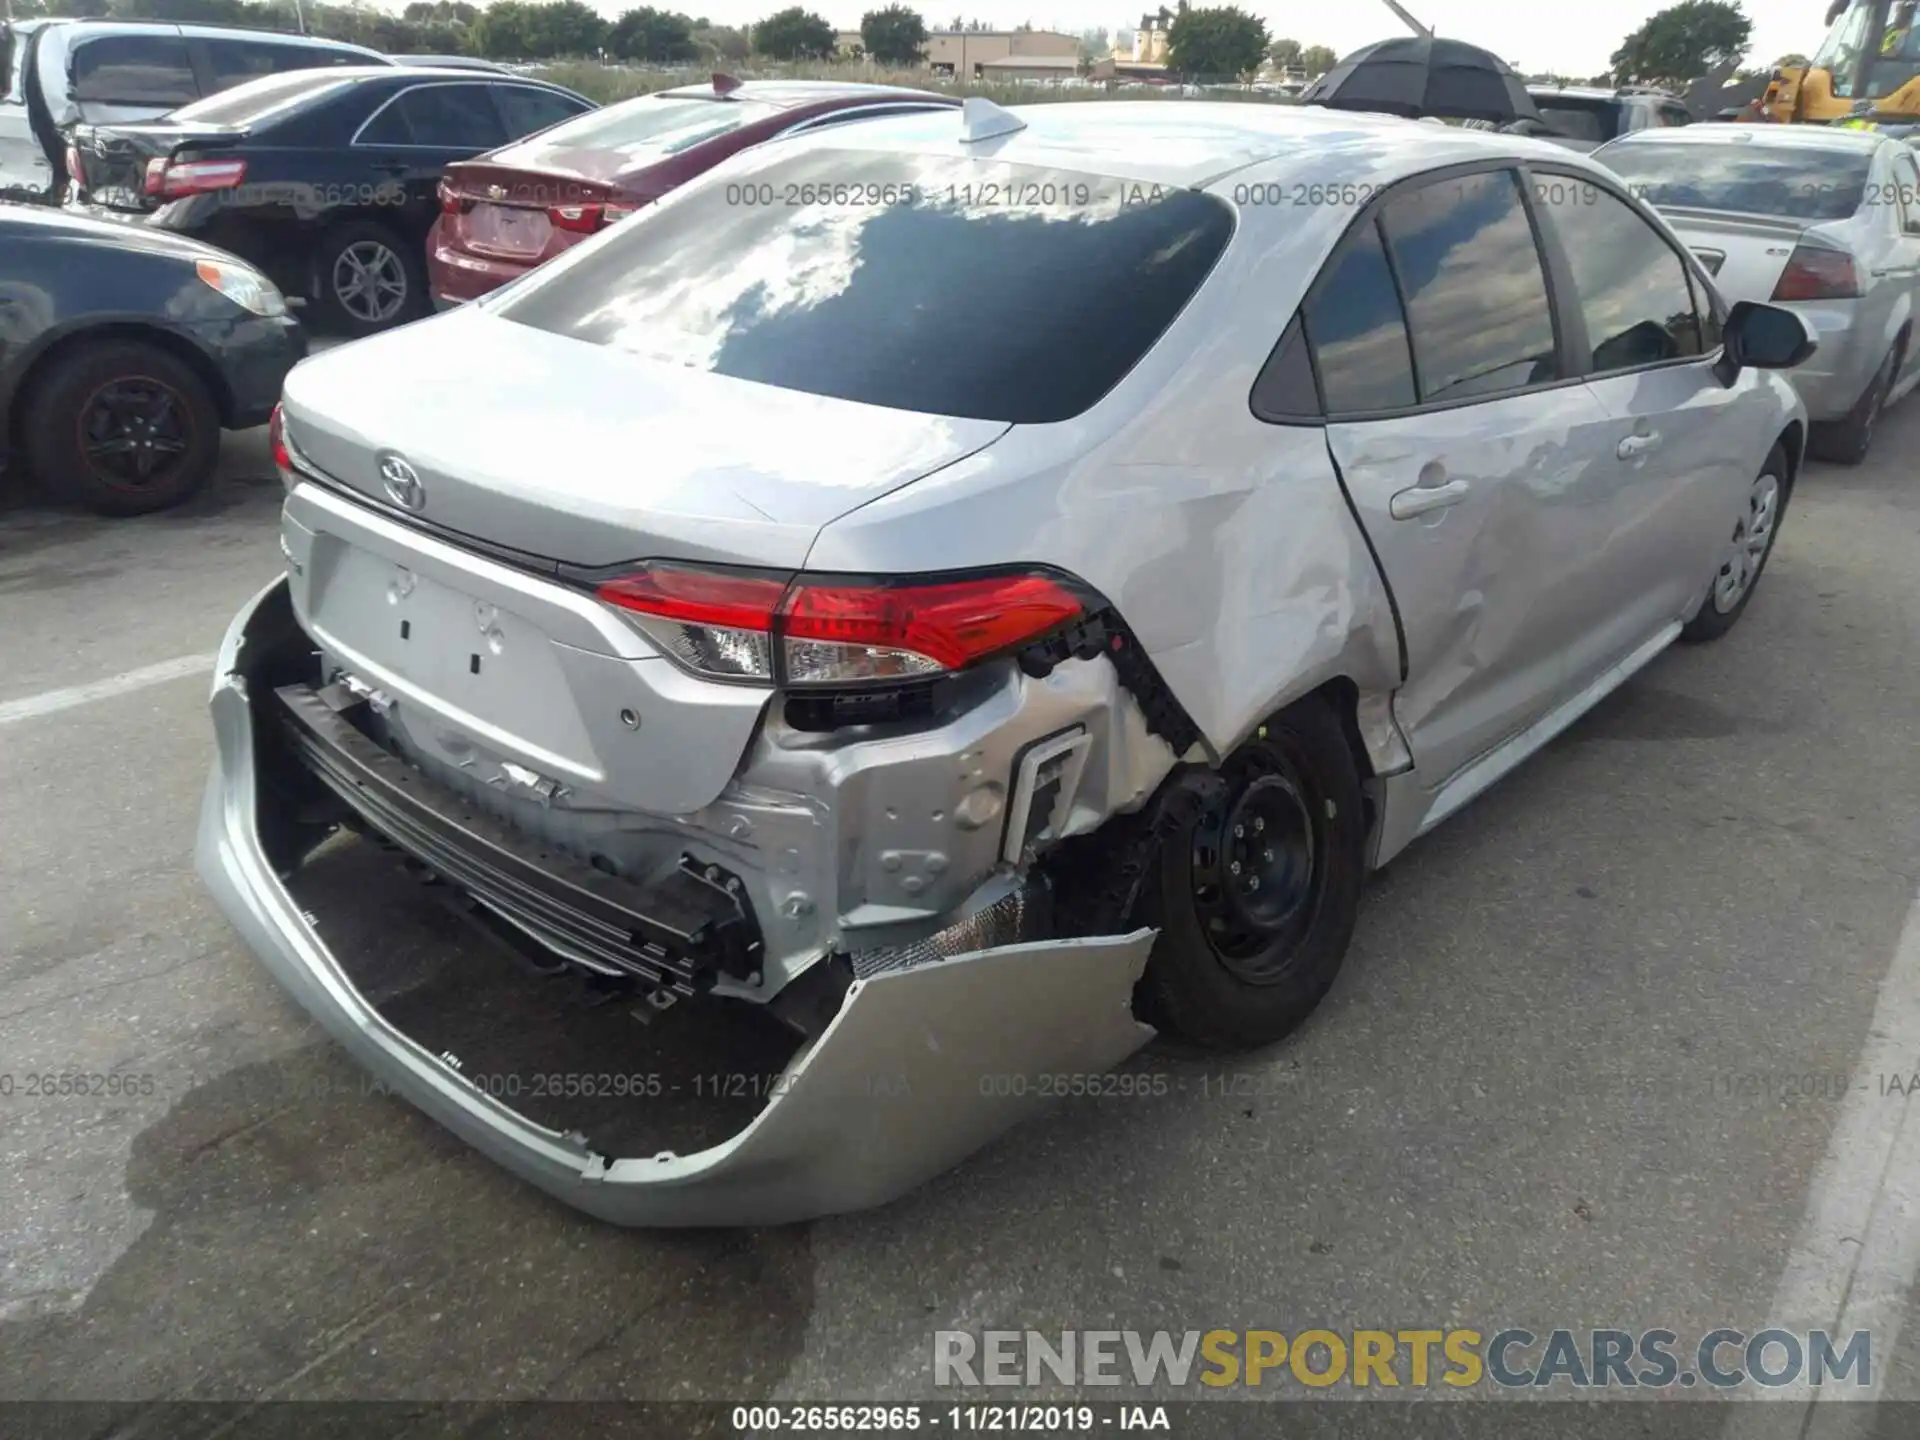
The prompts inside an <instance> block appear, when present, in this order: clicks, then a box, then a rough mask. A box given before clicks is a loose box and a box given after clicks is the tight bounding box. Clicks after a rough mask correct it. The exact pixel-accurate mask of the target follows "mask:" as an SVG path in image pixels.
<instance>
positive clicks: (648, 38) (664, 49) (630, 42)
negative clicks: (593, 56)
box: [606, 5, 700, 65]
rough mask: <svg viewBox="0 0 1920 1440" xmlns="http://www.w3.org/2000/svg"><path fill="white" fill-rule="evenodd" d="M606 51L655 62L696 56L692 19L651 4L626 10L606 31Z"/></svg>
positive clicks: (669, 62)
mask: <svg viewBox="0 0 1920 1440" xmlns="http://www.w3.org/2000/svg"><path fill="white" fill-rule="evenodd" d="M606 43H607V53H608V54H609V55H612V56H614V57H616V58H617V59H621V60H645V61H647V62H649V63H651V64H655V65H679V64H684V63H686V62H687V61H690V60H693V59H695V58H697V57H698V56H699V54H700V47H699V46H698V45H696V44H695V43H694V40H693V21H691V20H689V19H688V18H687V17H686V16H685V15H681V14H678V13H676V12H675V11H672V10H656V9H654V8H653V7H652V6H651V5H646V6H642V7H641V8H640V9H638V10H628V11H626V12H625V13H624V14H622V15H621V16H620V18H619V19H618V20H615V21H614V22H613V25H612V26H611V27H610V28H609V29H608V31H607V42H606Z"/></svg>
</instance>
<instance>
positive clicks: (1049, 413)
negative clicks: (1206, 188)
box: [495, 146, 1233, 425]
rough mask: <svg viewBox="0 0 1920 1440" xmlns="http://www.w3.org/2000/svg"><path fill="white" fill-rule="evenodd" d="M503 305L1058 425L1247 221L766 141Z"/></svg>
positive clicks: (1191, 200) (831, 383)
mask: <svg viewBox="0 0 1920 1440" xmlns="http://www.w3.org/2000/svg"><path fill="white" fill-rule="evenodd" d="M749 156H750V157H751V159H750V161H749V163H748V164H747V165H746V167H745V168H742V169H740V170H735V171H733V172H732V173H730V174H729V175H728V176H727V177H726V181H725V183H717V182H708V183H701V182H696V183H695V185H694V186H692V187H690V188H688V189H684V190H682V191H681V192H679V194H678V195H677V196H675V197H674V198H672V199H670V200H669V201H668V202H667V203H665V204H664V205H662V206H661V207H660V208H658V209H656V210H652V211H643V212H641V214H640V216H639V217H638V218H636V219H634V220H632V221H629V222H628V223H626V224H625V225H623V226H621V227H620V229H619V230H618V231H617V232H616V233H614V234H612V235H609V236H608V237H607V239H606V240H605V241H604V242H601V243H599V244H596V245H595V246H593V247H592V248H591V249H589V250H586V251H584V252H580V253H578V254H577V258H575V259H572V260H570V261H567V262H563V263H562V264H561V265H560V266H559V267H558V268H556V269H553V270H550V271H548V272H546V273H544V274H543V273H540V272H535V274H533V275H532V276H530V277H529V278H528V279H527V280H526V281H523V282H522V283H521V285H519V286H516V287H515V289H514V290H513V291H512V292H511V293H510V294H509V296H508V297H507V298H506V299H505V300H504V301H503V302H502V303H500V304H499V306H498V308H497V309H496V310H495V313H496V314H498V315H500V316H502V317H504V318H505V319H508V320H512V321H516V322H518V323H519V324H522V325H529V326H532V327H534V328H536V329H540V330H546V331H550V332H552V333H554V334H559V335H566V336H570V337H572V338H574V339H576V340H581V341H585V342H587V343H589V344H594V345H609V346H614V347H617V348H620V349H625V350H630V351H633V352H635V353H638V354H642V355H646V356H649V357H651V358H655V359H659V360H663V361H666V362H668V363H671V364H677V365H684V366H687V367H689V368H692V369H696V370H705V371H711V372H715V373H718V374H721V375H729V376H734V377H737V378H739V379H743V380H755V381H759V382H761V383H763V384H767V385H778V386H781V387H783V388H785V389H789V390H798V391H802V392H805V393H807V394H812V395H827V396H833V397H835V398H838V399H842V400H855V401H860V402H862V403H864V404H869V405H885V406H888V407H890V408H892V409H896V410H912V411H919V412H922V413H926V414H934V415H953V416H964V417H967V418H970V419H980V420H999V421H1006V422H1010V423H1013V424H1022V425H1028V424H1031V425H1043V424H1049V423H1052V422H1055V421H1060V420H1066V419H1070V418H1071V417H1073V416H1075V415H1078V414H1080V413H1081V412H1082V411H1084V410H1086V409H1087V408H1088V407H1089V406H1091V405H1092V404H1094V402H1095V401H1097V400H1099V399H1100V397H1101V396H1102V395H1104V394H1106V393H1107V391H1108V390H1110V389H1112V388H1113V386H1114V385H1115V384H1117V383H1118V382H1119V381H1120V379H1121V378H1122V377H1123V376H1124V375H1125V374H1126V373H1127V372H1128V371H1129V370H1131V369H1132V368H1133V366H1134V365H1135V364H1136V363H1137V362H1138V361H1139V360H1140V358H1141V356H1143V355H1144V354H1146V352H1147V350H1148V349H1149V348H1151V347H1152V345H1153V344H1154V342H1155V341H1156V340H1158V339H1159V338H1160V336H1161V334H1162V333H1163V332H1164V331H1165V330H1166V328H1167V326H1168V325H1169V324H1171V323H1172V322H1173V319H1174V317H1175V316H1176V315H1178V314H1179V312H1180V310H1181V308H1182V307H1183V306H1185V305H1186V303H1187V301H1188V300H1189V299H1190V298H1191V297H1192V296H1193V294H1194V292H1195V291H1196V290H1197V289H1198V288H1199V287H1200V285H1201V284H1202V283H1203V282H1204V281H1205V279H1206V277H1207V273H1208V272H1209V271H1210V270H1211V269H1212V268H1213V264H1214V262H1215V261H1216V260H1217V259H1218V258H1219V256H1220V253H1221V251H1222V250H1223V249H1224V248H1225V246H1226V244H1227V241H1228V239H1229V238H1230V237H1231V235H1232V232H1233V213H1232V211H1231V210H1230V209H1228V207H1227V206H1226V204H1225V203H1224V202H1222V201H1220V200H1218V199H1217V198H1215V197H1213V196H1211V195H1204V194H1201V193H1199V192H1197V191H1192V190H1185V189H1178V188H1173V187H1167V186H1157V187H1156V186H1151V185H1142V184H1135V183H1128V182H1121V181H1117V180H1112V179H1108V178H1106V177H1101V176H1093V175H1085V174H1081V173H1077V172H1073V171H1066V170H1054V169H1042V168H1039V167H1034V166H1022V165H1003V164H997V163H993V162H989V161H979V162H975V161H972V160H968V159H964V158H951V157H948V156H944V155H914V154H871V153H864V152H844V151H836V150H804V151H800V152H798V153H793V152H790V151H788V150H787V149H786V147H783V146H780V147H768V148H767V149H766V150H765V151H760V152H749Z"/></svg>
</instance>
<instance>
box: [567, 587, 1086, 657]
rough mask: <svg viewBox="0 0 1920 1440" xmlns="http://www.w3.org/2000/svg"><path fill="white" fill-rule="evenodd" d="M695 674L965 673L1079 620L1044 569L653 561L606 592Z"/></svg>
mask: <svg viewBox="0 0 1920 1440" xmlns="http://www.w3.org/2000/svg"><path fill="white" fill-rule="evenodd" d="M595 593H597V594H598V595H599V597H600V598H601V599H602V600H604V601H606V602H607V603H608V604H610V605H616V606H618V607H619V608H621V609H622V610H626V611H628V612H630V613H632V614H634V615H635V616H637V617H640V619H639V623H640V625H641V628H642V629H644V630H645V631H646V632H647V633H648V634H649V635H651V636H652V637H653V638H654V639H656V640H658V641H659V642H660V643H661V644H662V645H664V646H665V647H666V649H667V650H668V652H669V653H670V654H672V655H673V656H674V657H675V658H676V659H678V660H679V661H680V662H681V663H682V664H684V665H686V666H687V667H688V668H689V669H692V670H695V671H697V672H699V673H701V674H704V675H709V676H713V677H714V678H716V679H731V680H763V681H773V680H777V681H779V683H781V684H784V685H795V686H809V685H858V684H863V683H867V682H873V681H887V680H913V679H920V678H926V677H931V676H935V675H942V674H946V673H948V672H950V671H954V670H960V669H964V668H965V667H966V666H968V665H971V664H973V663H975V662H976V661H979V660H984V659H987V658H989V657H990V656H994V655H998V654H1002V653H1004V652H1006V651H1008V650H1011V649H1014V648H1016V647H1018V646H1020V645H1022V644H1024V643H1026V642H1027V641H1030V640H1035V639H1038V638H1039V637H1040V636H1042V635H1045V634H1047V633H1048V632H1049V631H1052V630H1056V629H1058V628H1059V627H1060V626H1062V625H1064V624H1066V623H1067V622H1069V621H1071V620H1074V619H1076V618H1077V617H1078V616H1079V615H1080V614H1081V613H1082V610H1083V607H1082V605H1081V602H1080V599H1079V597H1078V596H1076V595H1075V594H1073V592H1072V591H1070V590H1069V589H1067V588H1066V587H1065V586H1064V585H1062V584H1060V583H1059V582H1058V581H1056V580H1053V579H1051V578H1049V577H1047V576H1045V575H1034V574H1014V575H993V576H975V577H970V578H966V579H958V580H937V579H936V580H930V581H927V582H924V583H920V582H909V583H899V584H869V583H860V582H854V581H839V580H833V579H830V578H827V577H813V576H805V575H802V576H797V577H795V578H794V579H793V580H792V581H791V582H785V581H781V580H775V579H770V578H766V577H762V576H750V575H731V574H726V573H723V572H720V571H708V570H694V569H688V568H684V567H681V566H675V565H650V566H648V567H647V568H646V569H645V570H642V571H639V572H637V573H635V574H633V575H626V576H622V577H620V578H619V579H617V580H610V581H608V582H606V583H605V584H603V585H601V586H600V587H599V588H598V590H597V591H596V592H595Z"/></svg>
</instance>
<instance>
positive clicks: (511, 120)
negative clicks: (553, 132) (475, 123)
mask: <svg viewBox="0 0 1920 1440" xmlns="http://www.w3.org/2000/svg"><path fill="white" fill-rule="evenodd" d="M493 93H494V96H495V97H496V98H497V99H498V100H499V101H500V111H501V113H502V114H503V115H505V116H506V118H507V138H508V139H509V140H518V139H519V138H520V137H521V136H522V135H531V134H532V133H533V132H534V131H536V130H544V129H546V128H547V127H548V126H549V125H558V124H559V123H560V122H561V121H562V120H568V119H571V118H572V117H573V116H575V115H578V114H579V113H580V111H581V108H582V107H581V104H580V102H579V101H578V100H569V99H568V98H567V97H566V96H565V95H558V94H555V93H554V92H553V91H551V90H536V89H535V88H534V87H533V86H531V85H496V86H494V88H493Z"/></svg>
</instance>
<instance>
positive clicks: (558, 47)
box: [527, 0, 607, 60]
mask: <svg viewBox="0 0 1920 1440" xmlns="http://www.w3.org/2000/svg"><path fill="white" fill-rule="evenodd" d="M527 14H528V16H529V19H530V22H531V26H532V35H531V37H530V38H531V40H532V42H533V49H532V50H531V51H530V52H529V54H530V56H531V57H532V58H535V59H540V60H547V59H554V58H557V57H559V56H562V55H592V54H593V53H595V52H596V51H598V50H599V49H600V48H601V47H602V46H603V45H605V44H606V40H607V22H606V21H605V20H602V19H601V18H600V14H599V12H598V11H597V10H595V9H593V8H592V7H591V6H589V5H583V4H581V3H580V0H552V3H550V4H545V5H529V6H528V7H527Z"/></svg>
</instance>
